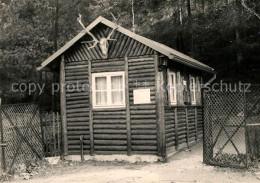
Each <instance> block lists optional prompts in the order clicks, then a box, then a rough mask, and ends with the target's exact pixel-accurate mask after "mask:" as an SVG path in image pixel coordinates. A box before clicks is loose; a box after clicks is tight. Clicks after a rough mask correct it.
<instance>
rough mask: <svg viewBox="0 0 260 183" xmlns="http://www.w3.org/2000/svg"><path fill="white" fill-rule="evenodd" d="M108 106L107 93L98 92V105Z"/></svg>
mask: <svg viewBox="0 0 260 183" xmlns="http://www.w3.org/2000/svg"><path fill="white" fill-rule="evenodd" d="M106 104H107V92H106V91H97V92H96V105H106Z"/></svg>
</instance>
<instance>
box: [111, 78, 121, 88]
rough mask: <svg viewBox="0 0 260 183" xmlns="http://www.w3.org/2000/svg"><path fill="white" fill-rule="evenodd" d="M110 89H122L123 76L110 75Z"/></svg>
mask: <svg viewBox="0 0 260 183" xmlns="http://www.w3.org/2000/svg"><path fill="white" fill-rule="evenodd" d="M111 89H112V90H116V89H123V77H122V76H112V77H111Z"/></svg>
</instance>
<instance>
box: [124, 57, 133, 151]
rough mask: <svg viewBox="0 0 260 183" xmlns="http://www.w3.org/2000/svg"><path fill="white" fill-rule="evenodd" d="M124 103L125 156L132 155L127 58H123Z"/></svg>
mask: <svg viewBox="0 0 260 183" xmlns="http://www.w3.org/2000/svg"><path fill="white" fill-rule="evenodd" d="M125 103H126V130H127V155H128V156H130V155H132V143H131V118H130V104H129V75H128V58H127V57H125Z"/></svg>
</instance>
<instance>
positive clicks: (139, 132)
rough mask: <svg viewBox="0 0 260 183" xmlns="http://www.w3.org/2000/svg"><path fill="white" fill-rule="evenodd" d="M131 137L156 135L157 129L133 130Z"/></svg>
mask: <svg viewBox="0 0 260 183" xmlns="http://www.w3.org/2000/svg"><path fill="white" fill-rule="evenodd" d="M131 135H156V129H154V130H153V129H150V130H143V129H140V130H139V129H138V130H131Z"/></svg>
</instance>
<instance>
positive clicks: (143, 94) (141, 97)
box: [134, 88, 151, 104]
mask: <svg viewBox="0 0 260 183" xmlns="http://www.w3.org/2000/svg"><path fill="white" fill-rule="evenodd" d="M149 103H151V94H150V88H148V89H135V90H134V104H149Z"/></svg>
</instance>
